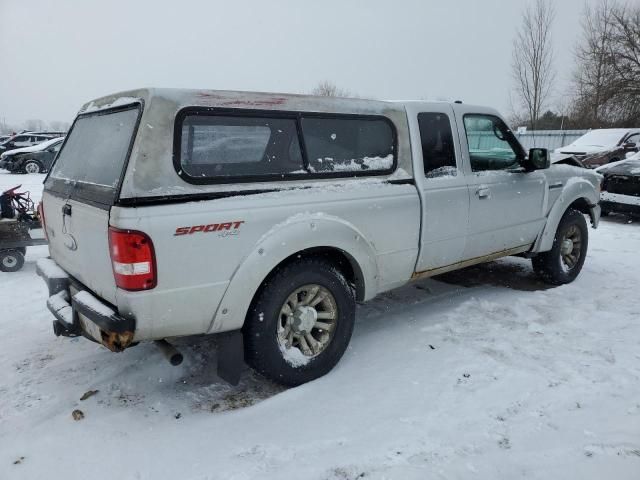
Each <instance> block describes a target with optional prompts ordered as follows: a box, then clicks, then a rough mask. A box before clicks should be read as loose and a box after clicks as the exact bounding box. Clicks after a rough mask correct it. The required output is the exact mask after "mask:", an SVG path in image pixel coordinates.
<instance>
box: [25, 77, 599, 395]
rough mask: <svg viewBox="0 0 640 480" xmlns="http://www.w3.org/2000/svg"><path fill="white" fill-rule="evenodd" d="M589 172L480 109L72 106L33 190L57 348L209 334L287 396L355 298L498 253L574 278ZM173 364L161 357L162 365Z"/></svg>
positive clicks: (355, 103)
mask: <svg viewBox="0 0 640 480" xmlns="http://www.w3.org/2000/svg"><path fill="white" fill-rule="evenodd" d="M600 178H601V177H600V176H599V175H598V174H597V173H595V172H592V171H589V170H587V169H584V168H578V167H575V166H570V165H550V162H549V155H548V153H547V151H546V150H544V149H532V150H531V151H530V152H525V151H524V150H523V148H522V147H521V145H520V144H519V143H518V141H517V140H516V138H515V137H514V135H513V134H512V132H511V130H510V129H509V128H508V127H507V125H506V124H505V122H504V121H503V119H502V118H501V117H500V115H499V114H498V113H497V112H496V111H495V110H493V109H490V108H484V107H476V106H471V105H465V104H461V103H453V104H450V103H425V102H382V101H370V100H361V99H337V98H322V97H313V96H301V95H284V94H268V93H247V92H230V91H202V90H172V89H145V90H136V91H130V92H125V93H120V94H116V95H112V96H108V97H104V98H100V99H97V100H94V101H92V102H90V103H88V104H86V105H85V106H84V107H83V108H82V109H81V110H80V112H79V114H78V116H77V118H76V120H75V122H74V123H73V126H72V127H71V130H70V131H69V134H68V136H67V137H66V139H65V141H64V144H63V146H62V148H61V150H60V153H59V155H58V157H57V160H56V163H55V165H54V166H53V168H52V169H51V172H50V173H49V175H48V176H47V178H46V180H45V188H44V194H43V204H42V216H43V219H44V221H45V225H46V227H45V228H46V233H47V235H48V239H49V249H50V255H51V258H49V259H43V260H41V261H40V262H39V263H38V268H37V270H38V273H39V274H40V275H41V276H42V277H43V278H44V279H45V281H46V282H47V285H48V287H49V295H50V297H49V299H48V301H47V305H48V307H49V309H50V310H51V312H52V313H53V315H54V316H55V321H54V332H55V333H56V335H65V336H77V335H83V336H85V337H87V338H89V339H91V340H94V341H96V342H99V343H101V344H102V345H104V346H106V347H107V348H109V349H110V350H112V351H122V350H124V349H126V348H128V347H130V346H133V345H135V344H137V343H138V342H140V341H145V340H155V341H157V342H158V343H159V345H161V346H162V348H163V350H164V351H165V352H169V353H171V352H174V350H172V348H171V346H170V344H168V343H167V341H166V340H167V339H169V340H170V339H171V338H175V337H180V336H188V335H197V334H221V335H220V351H219V360H218V367H219V374H220V376H221V377H222V378H225V379H227V380H229V381H231V382H237V380H238V378H239V372H240V370H241V368H242V365H243V362H247V363H248V364H249V365H250V366H252V367H253V368H255V369H256V370H258V371H259V372H261V373H262V374H264V375H266V376H267V377H269V378H271V379H273V380H275V381H277V382H281V383H283V384H287V385H296V384H300V383H303V382H307V381H309V380H312V379H314V378H317V377H319V376H321V375H324V374H325V373H327V372H328V371H329V370H331V369H332V368H333V366H334V365H335V364H336V363H337V362H338V360H339V359H340V357H341V356H342V354H343V353H344V351H345V349H346V348H347V344H348V342H349V339H350V337H351V333H352V331H353V325H354V314H355V306H356V302H364V301H367V300H369V299H371V298H373V297H375V296H376V295H378V294H380V293H382V292H385V291H388V290H391V289H393V288H396V287H399V286H401V285H404V284H406V283H407V282H410V281H412V280H414V279H417V278H421V277H427V276H433V275H437V274H439V273H443V272H447V271H450V270H455V269H459V268H462V267H466V266H469V265H473V264H476V263H480V262H486V261H490V260H493V259H496V258H499V257H503V256H507V255H521V256H526V257H529V258H531V259H532V262H533V267H534V270H535V271H536V272H537V273H538V274H539V275H540V276H541V277H542V278H543V279H544V280H545V281H547V282H549V283H552V284H555V285H559V284H564V283H568V282H571V281H573V280H574V279H575V278H576V276H577V275H578V273H579V272H580V270H581V268H582V265H583V263H584V260H585V257H586V254H587V237H588V229H587V224H586V221H585V215H588V216H589V217H590V219H591V223H592V225H593V226H594V227H596V226H597V224H598V220H599V217H600V208H599V207H598V200H599V193H600V192H599V188H600V187H599V182H600ZM173 358H175V356H174V357H173Z"/></svg>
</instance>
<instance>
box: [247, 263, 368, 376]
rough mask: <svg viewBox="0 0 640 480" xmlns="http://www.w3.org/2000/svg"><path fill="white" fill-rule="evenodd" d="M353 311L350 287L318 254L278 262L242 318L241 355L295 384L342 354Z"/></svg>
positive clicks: (266, 372) (256, 366)
mask: <svg viewBox="0 0 640 480" xmlns="http://www.w3.org/2000/svg"><path fill="white" fill-rule="evenodd" d="M354 317H355V298H354V294H353V289H352V287H351V286H350V285H349V283H348V282H347V281H346V279H345V277H344V275H343V274H342V273H341V272H340V271H339V270H338V269H337V268H336V267H335V266H334V265H333V264H332V263H330V262H327V261H326V260H323V259H320V258H309V259H303V260H300V261H297V262H292V263H290V264H288V265H285V266H284V267H282V268H280V269H279V270H277V271H276V273H275V274H273V275H272V276H271V277H270V278H269V279H267V281H266V282H265V284H264V286H263V287H262V289H261V291H260V292H259V293H258V295H257V297H256V299H255V300H254V302H253V303H252V305H251V308H250V310H249V313H248V315H247V319H246V322H245V327H244V329H243V331H244V344H245V359H246V361H247V363H248V364H249V365H250V366H251V367H253V368H254V369H255V370H257V371H258V372H260V373H261V374H263V375H265V376H266V377H268V378H270V379H271V380H273V381H275V382H278V383H281V384H284V385H289V386H295V385H300V384H302V383H305V382H309V381H311V380H314V379H316V378H318V377H321V376H322V375H325V374H326V373H328V372H329V371H330V370H331V369H332V368H333V367H334V366H335V365H336V363H338V361H339V360H340V358H341V357H342V355H343V354H344V352H345V350H346V348H347V345H348V344H349V340H350V339H351V334H352V332H353V324H354Z"/></svg>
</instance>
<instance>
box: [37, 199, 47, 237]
mask: <svg viewBox="0 0 640 480" xmlns="http://www.w3.org/2000/svg"><path fill="white" fill-rule="evenodd" d="M38 218H39V219H40V224H41V225H42V231H43V232H44V238H46V239H47V242H48V241H49V234H48V233H47V225H46V224H45V221H44V205H42V200H40V203H38Z"/></svg>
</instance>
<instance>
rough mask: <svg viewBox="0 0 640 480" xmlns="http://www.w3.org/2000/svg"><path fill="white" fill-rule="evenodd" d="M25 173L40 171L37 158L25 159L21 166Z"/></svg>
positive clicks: (40, 166) (40, 167)
mask: <svg viewBox="0 0 640 480" xmlns="http://www.w3.org/2000/svg"><path fill="white" fill-rule="evenodd" d="M22 170H24V172H25V173H42V165H40V162H38V161H37V160H27V161H26V162H25V163H24V166H23V167H22Z"/></svg>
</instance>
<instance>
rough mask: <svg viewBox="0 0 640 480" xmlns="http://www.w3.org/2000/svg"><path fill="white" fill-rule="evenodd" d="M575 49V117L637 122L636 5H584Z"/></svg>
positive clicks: (608, 1)
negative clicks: (582, 18) (580, 29)
mask: <svg viewBox="0 0 640 480" xmlns="http://www.w3.org/2000/svg"><path fill="white" fill-rule="evenodd" d="M582 27H583V37H582V39H581V42H580V43H579V44H578V46H577V47H576V50H575V54H576V62H577V69H576V73H575V75H574V86H575V92H576V93H575V97H576V98H575V103H574V108H573V115H572V116H573V117H574V119H575V121H576V122H577V123H578V124H580V126H582V127H606V126H635V124H636V123H637V122H640V6H633V7H630V6H629V5H624V4H620V3H618V2H616V0H601V2H600V3H599V4H598V5H597V6H596V7H593V8H590V7H586V8H585V15H584V21H583V24H582Z"/></svg>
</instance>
